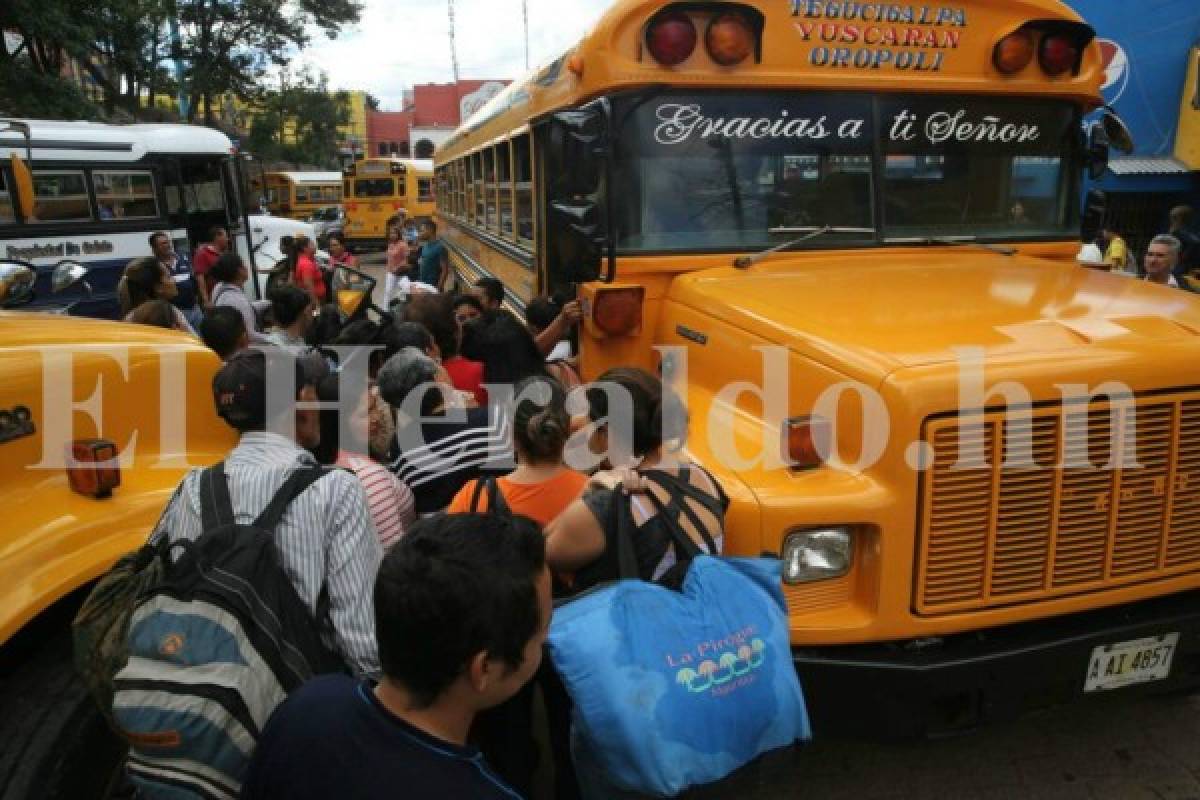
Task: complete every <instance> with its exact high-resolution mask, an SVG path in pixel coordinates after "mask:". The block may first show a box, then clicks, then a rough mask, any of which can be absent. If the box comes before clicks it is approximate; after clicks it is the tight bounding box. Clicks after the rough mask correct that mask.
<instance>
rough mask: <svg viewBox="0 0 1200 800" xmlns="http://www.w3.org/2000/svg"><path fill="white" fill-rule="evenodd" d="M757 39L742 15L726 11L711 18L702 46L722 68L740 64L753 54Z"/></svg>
mask: <svg viewBox="0 0 1200 800" xmlns="http://www.w3.org/2000/svg"><path fill="white" fill-rule="evenodd" d="M757 40H758V37H757V36H756V35H755V32H754V29H753V28H752V27H751V25H750V22H749V21H748V20H747V19H746V17H745V15H744V14H740V13H738V12H736V11H726V12H724V13H722V14H718V15H717V16H715V17H713V18H712V21H711V22H709V23H708V30H706V31H705V33H704V46H705V48H707V50H708V55H709V56H710V57H711V58H712V60H713V61H715V62H717V63H718V64H720V65H721V66H723V67H732V66H735V65H737V64H740V63H742V62H743V61H745V60H746V58H747V57H749V56H750V54H751V53H753V52H754V48H755V46H756V44H757Z"/></svg>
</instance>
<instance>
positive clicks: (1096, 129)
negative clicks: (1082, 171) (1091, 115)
mask: <svg viewBox="0 0 1200 800" xmlns="http://www.w3.org/2000/svg"><path fill="white" fill-rule="evenodd" d="M1109 149H1110V148H1109V142H1108V133H1107V132H1106V131H1105V130H1104V126H1103V125H1101V124H1100V123H1099V122H1093V123H1092V124H1091V125H1089V126H1088V133H1087V155H1086V162H1087V171H1088V177H1090V178H1091V179H1092V180H1094V181H1098V180H1100V179H1101V178H1103V177H1104V173H1105V171H1106V170H1108V156H1109Z"/></svg>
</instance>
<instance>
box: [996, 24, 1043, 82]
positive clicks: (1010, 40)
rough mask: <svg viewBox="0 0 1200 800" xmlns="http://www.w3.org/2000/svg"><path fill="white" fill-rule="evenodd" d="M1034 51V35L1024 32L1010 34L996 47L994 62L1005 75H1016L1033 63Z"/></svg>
mask: <svg viewBox="0 0 1200 800" xmlns="http://www.w3.org/2000/svg"><path fill="white" fill-rule="evenodd" d="M1033 49H1034V48H1033V34H1032V33H1030V32H1029V31H1024V30H1022V31H1017V32H1016V33H1010V34H1009V35H1008V36H1005V37H1004V38H1003V39H1001V40H1000V42H999V43H998V44H997V45H996V49H995V51H994V53H993V54H992V62H993V63H994V64H995V65H996V69H997V70H999V71H1000V72H1002V73H1004V74H1005V75H1015V74H1017V73H1018V72H1020V71H1021V70H1023V69H1025V68H1026V67H1027V66H1029V62H1030V61H1033Z"/></svg>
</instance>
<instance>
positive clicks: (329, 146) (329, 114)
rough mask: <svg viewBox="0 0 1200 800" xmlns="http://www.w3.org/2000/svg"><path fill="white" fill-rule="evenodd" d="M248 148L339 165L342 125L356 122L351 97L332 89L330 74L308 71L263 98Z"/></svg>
mask: <svg viewBox="0 0 1200 800" xmlns="http://www.w3.org/2000/svg"><path fill="white" fill-rule="evenodd" d="M259 109H260V110H259V112H258V113H257V114H256V115H255V116H254V118H253V121H252V122H251V126H250V136H249V138H248V140H247V142H246V148H247V149H248V150H249V151H250V152H252V153H254V155H255V156H257V157H258V158H259V159H260V160H262V161H289V162H292V163H295V164H308V165H314V166H320V167H326V168H329V169H336V168H337V167H338V152H337V145H338V138H339V136H338V126H339V125H345V124H347V123H348V122H349V121H350V96H349V94H348V93H347V92H335V93H330V91H329V86H328V83H327V81H326V78H325V76H324V75H320V76H317V75H314V74H313V73H311V72H308V71H305V72H302V73H300V75H299V76H296V77H295V78H293V79H292V81H291V82H289V83H286V84H284V85H283V88H281V89H280V90H279V91H270V92H266V93H265V94H263V95H262V96H261V97H260V99H259Z"/></svg>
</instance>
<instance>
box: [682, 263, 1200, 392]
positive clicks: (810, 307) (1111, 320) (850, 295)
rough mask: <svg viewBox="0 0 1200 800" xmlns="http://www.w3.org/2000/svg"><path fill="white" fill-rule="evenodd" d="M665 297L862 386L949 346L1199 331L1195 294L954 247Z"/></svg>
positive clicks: (1128, 338) (740, 278) (1176, 337)
mask: <svg viewBox="0 0 1200 800" xmlns="http://www.w3.org/2000/svg"><path fill="white" fill-rule="evenodd" d="M669 297H670V299H671V300H673V301H675V302H679V303H682V304H684V305H687V306H690V307H692V308H694V309H696V310H697V311H700V312H702V313H705V314H708V315H710V316H712V317H715V318H717V319H719V320H722V321H724V322H727V323H729V324H731V325H733V326H735V327H738V328H740V329H743V330H746V331H747V332H750V333H753V334H756V335H758V336H760V337H761V338H762V339H765V340H767V341H770V342H774V343H776V344H780V345H784V346H787V347H789V348H791V349H792V350H794V351H795V352H797V353H798V354H800V355H802V356H805V357H807V358H811V359H813V360H815V361H817V362H820V363H823V364H825V365H827V366H829V367H832V368H834V369H837V370H838V371H840V372H842V373H843V374H845V375H848V376H850V377H853V378H855V379H857V380H861V381H863V382H864V383H868V384H870V385H878V383H879V382H881V381H882V380H883V379H884V378H885V377H886V376H887V375H888V374H890V373H891V372H893V371H895V370H897V369H901V368H905V367H917V366H923V365H930V364H942V363H946V362H952V361H954V360H955V359H956V357H957V354H958V351H959V350H960V348H978V349H981V350H982V351H983V355H984V357H985V358H987V359H991V358H1005V357H1014V356H1015V357H1020V356H1022V355H1025V354H1033V353H1047V352H1052V351H1059V350H1061V351H1071V350H1076V351H1078V350H1079V349H1080V348H1096V347H1103V348H1109V349H1112V350H1119V351H1128V350H1141V349H1144V348H1146V347H1147V346H1154V345H1156V344H1162V343H1165V342H1169V341H1182V340H1190V341H1195V340H1196V339H1197V337H1198V336H1200V297H1197V296H1196V295H1193V294H1191V293H1189V292H1185V291H1182V290H1179V289H1168V288H1165V287H1161V286H1154V285H1150V284H1147V283H1145V282H1144V281H1140V280H1137V279H1134V278H1131V277H1127V276H1124V275H1117V274H1110V273H1105V272H1097V271H1094V270H1089V269H1085V268H1082V267H1079V266H1077V265H1075V264H1073V263H1063V262H1059V261H1050V260H1046V259H1041V258H1032V257H1029V256H1021V255H1017V256H1004V255H1000V254H989V253H984V252H976V251H971V252H966V251H964V250H963V249H961V248H955V249H954V250H952V251H937V252H933V253H930V252H928V251H921V252H915V251H913V252H908V251H903V252H897V251H890V252H880V251H876V252H873V253H866V252H864V253H861V254H856V253H847V254H845V255H844V256H843V260H842V262H841V263H840V264H831V263H829V260H828V258H821V259H820V260H815V259H805V260H797V261H792V262H790V263H789V262H782V263H780V262H768V263H765V264H760V265H758V266H755V267H752V268H750V269H749V270H746V271H738V270H735V269H732V268H721V269H713V270H706V271H701V272H696V273H691V274H687V275H684V276H681V277H680V278H678V279H677V280H676V281H675V282H674V284H673V286H672V288H671V291H670V294H669ZM664 333H666V334H667V335H668V336H674V335H677V334H678V335H683V336H685V338H694V336H688V333H690V332H685V331H678V330H676V331H664ZM700 333H703V332H700Z"/></svg>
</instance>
